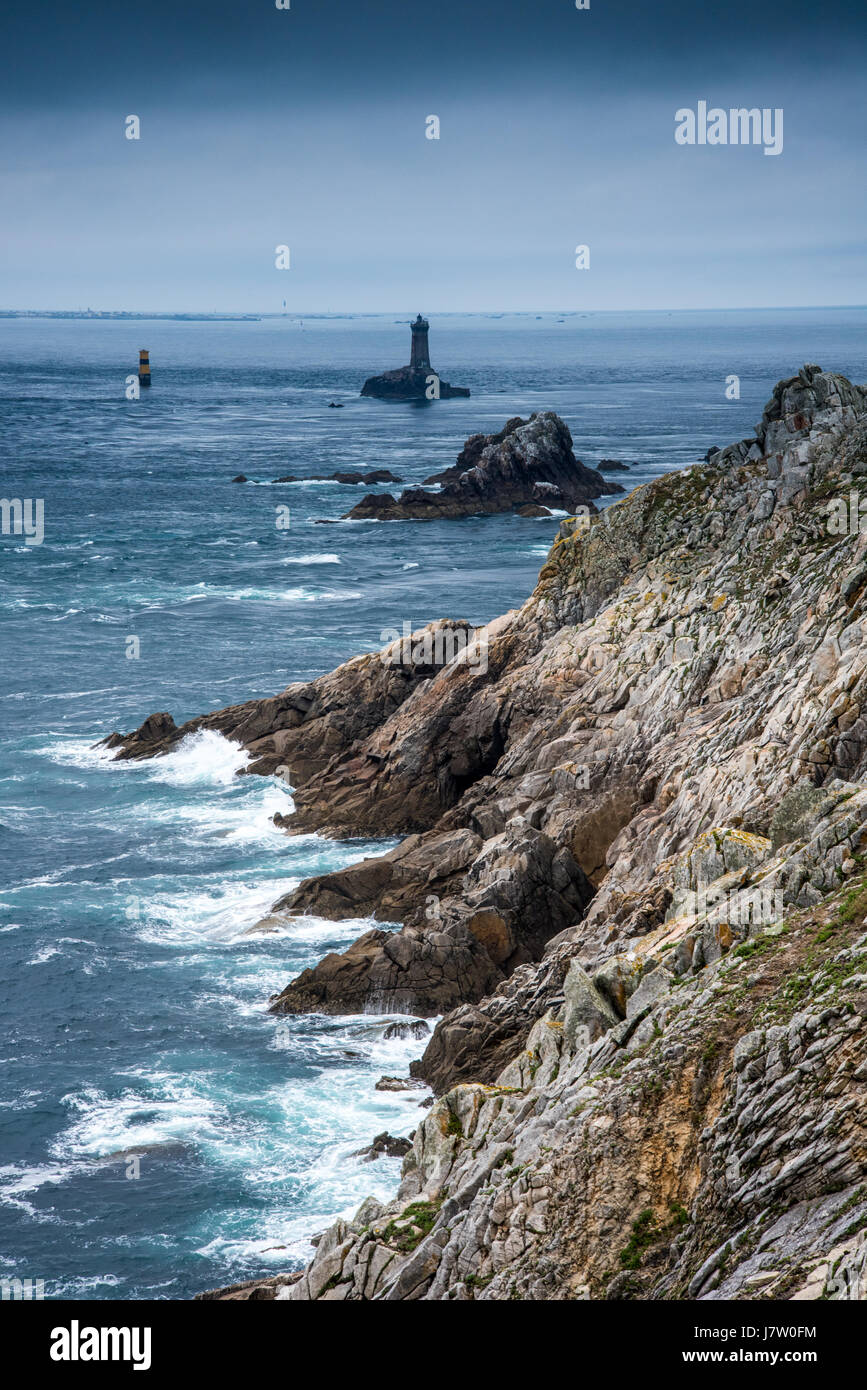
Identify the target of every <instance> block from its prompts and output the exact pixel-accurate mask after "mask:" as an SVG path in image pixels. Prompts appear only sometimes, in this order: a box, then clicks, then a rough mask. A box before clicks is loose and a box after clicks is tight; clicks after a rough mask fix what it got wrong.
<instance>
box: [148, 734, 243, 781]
mask: <svg viewBox="0 0 867 1390" xmlns="http://www.w3.org/2000/svg"><path fill="white" fill-rule="evenodd" d="M249 761H250V755H249V753H247V752H246V751H245V749H244V748H243V747H242V746H241V744H240V743H232V742H231V740H230V739H227V738H225V737H224V736H223V735H222V734H220V733H218V732H217V731H216V730H215V729H198V730H197V731H196V732H195V733H193V734H187V736H186V738H184V739H182V740H181V742H180V743H179V744H178V746H177V748H173V749H172V751H171V752H170V753H166V755H165V756H164V757H161V758H154V759H153V760H152V761H150V762H149V763H148V764H147V769H148V776H149V780H150V781H152V782H165V783H167V785H168V786H170V787H196V786H199V787H226V786H230V785H232V783H233V782H234V779H235V773H236V772H237V771H238V769H239V768H241V767H246V765H247V763H248V762H249Z"/></svg>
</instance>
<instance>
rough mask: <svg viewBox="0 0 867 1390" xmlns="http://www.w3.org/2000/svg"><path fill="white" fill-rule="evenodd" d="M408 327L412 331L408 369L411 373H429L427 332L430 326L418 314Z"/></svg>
mask: <svg viewBox="0 0 867 1390" xmlns="http://www.w3.org/2000/svg"><path fill="white" fill-rule="evenodd" d="M410 327H411V329H412V352H411V353H410V358H409V369H410V371H411V372H429V371H430V369H431V365H430V348H429V347H428V344H427V332H428V329H429V328H430V324H429V323H428V321H427V319H423V318H422V316H421V314H419V316H418V318H417V319H416V321H415V323H413V324H411V325H410Z"/></svg>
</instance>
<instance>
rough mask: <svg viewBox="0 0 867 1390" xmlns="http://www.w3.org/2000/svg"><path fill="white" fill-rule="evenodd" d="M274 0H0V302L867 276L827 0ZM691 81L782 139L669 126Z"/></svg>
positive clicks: (782, 286)
mask: <svg viewBox="0 0 867 1390" xmlns="http://www.w3.org/2000/svg"><path fill="white" fill-rule="evenodd" d="M291 3H292V7H291V9H289V10H278V9H277V8H276V6H275V4H274V0H231V2H230V0H136V3H134V4H133V3H124V2H123V0H105V3H102V0H79V2H78V3H77V4H74V5H73V4H69V3H54V2H53V0H48V3H39V4H33V3H32V0H26V3H25V0H11V3H10V0H7V6H6V12H5V14H4V16H3V18H2V20H0V47H2V52H3V55H4V63H3V68H4V73H3V83H2V85H0V200H2V218H0V228H2V232H0V235H2V257H0V308H83V307H87V306H91V307H93V308H103V309H118V308H128V309H137V310H148V309H153V310H208V311H211V310H216V309H220V310H232V311H240V312H276V311H279V310H280V309H281V308H282V303H283V300H284V299H285V300H286V302H287V308H288V309H289V310H290V311H296V312H299V313H305V312H306V313H311V312H316V311H322V312H326V311H331V312H340V311H347V312H350V311H356V312H358V311H369V312H395V311H407V310H414V309H415V308H416V306H417V305H419V304H423V305H424V307H425V311H426V312H429V313H437V312H444V311H448V310H466V311H469V310H510V309H512V310H546V309H558V310H559V309H586V308H589V309H641V308H702V307H741V306H748V307H762V306H771V305H816V304H819V305H821V304H864V303H865V302H867V249H865V242H864V228H865V226H867V179H865V160H864V151H865V144H867V96H865V92H867V82H865V77H864V73H865V70H867V63H865V59H867V43H865V37H867V10H865V8H864V7H863V6H859V5H857V4H855V3H853V0H823V2H822V3H816V4H806V3H802V0H788V3H782V0H748V2H747V0H730V3H707V0H693V3H692V4H691V5H690V4H689V3H685V0H662V3H653V2H652V0H591V8H590V9H589V10H588V11H579V10H577V9H576V8H575V5H574V0H502V3H496V0H437V2H436V3H434V0H431V3H420V2H419V0H291ZM702 100H703V101H707V102H708V104H709V105H710V106H719V107H722V108H726V109H727V108H729V107H732V106H747V107H754V106H755V107H759V108H764V107H770V108H777V107H782V108H783V110H784V143H783V151H782V153H781V154H780V155H779V156H777V157H773V156H766V155H764V153H763V150H762V148H761V147H752V146H750V147H742V146H722V147H710V146H705V147H699V146H693V147H688V146H687V147H685V146H680V145H678V144H676V143H675V140H674V129H675V111H676V110H678V109H679V108H681V107H692V108H695V107H696V106H697V103H698V102H699V101H702ZM128 115H137V116H139V117H140V120H141V139H140V140H138V141H133V140H127V139H126V138H125V135H124V122H125V118H126V117H127V116H128ZM429 115H437V116H438V117H439V120H440V139H439V140H428V139H426V138H425V119H426V117H427V116H429ZM283 244H286V245H288V246H289V247H290V249H291V269H289V270H283V271H281V270H277V269H276V268H275V265H274V260H275V247H276V246H278V245H283ZM578 244H586V245H589V247H590V268H589V269H588V270H581V271H579V270H576V268H575V247H576V245H578Z"/></svg>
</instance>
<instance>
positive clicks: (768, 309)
mask: <svg viewBox="0 0 867 1390" xmlns="http://www.w3.org/2000/svg"><path fill="white" fill-rule="evenodd" d="M816 309H852V310H854V309H867V304H850V303H838V304H827V303H826V304H739V305H720V304H703V305H700V306H693V307H690V308H685V307H678V306H677V305H660V306H659V307H658V308H646V307H645V308H642V309H627V308H621V309H575V308H571V309H565V308H564V309H503V308H488V309H437V310H433V311H426V312H427V317H428V318H482V317H490V316H491V315H497V316H500V317H505V316H506V315H509V316H511V317H513V318H531V317H534V316H535V317H537V318H539V317H545V316H550V317H555V316H558V315H560V316H566V317H569V318H576V317H583V318H592V317H596V316H598V315H602V314H743V313H752V314H762V313H779V312H780V311H784V312H794V311H796V310H816ZM419 312H420V311H419V310H418V309H417V308H413V309H376V310H372V309H296V310H274V309H92V308H90V307H85V308H76V309H72V308H65V309H60V308H33V307H30V308H27V309H12V308H3V307H0V317H4V318H13V317H18V318H22V317H28V316H33V317H36V316H40V315H44V314H54V315H58V316H60V315H75V316H77V317H78V316H80V317H87V316H90V317H93V318H96V317H100V316H106V317H109V316H116V315H119V314H134V315H135V316H136V317H138V318H169V317H181V316H184V317H187V316H189V317H196V318H219V317H225V318H231V319H247V320H250V319H253V318H256V319H305V318H306V319H335V318H344V319H345V318H366V319H375V318H391V317H393V316H398V317H402V316H404V315H406V316H407V317H414V316H415V315H416V314H417V313H419Z"/></svg>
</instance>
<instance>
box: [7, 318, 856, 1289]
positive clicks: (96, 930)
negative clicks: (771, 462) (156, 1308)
mask: <svg viewBox="0 0 867 1390" xmlns="http://www.w3.org/2000/svg"><path fill="white" fill-rule="evenodd" d="M418 307H419V306H416V305H412V306H410V310H411V312H410V310H408V311H407V313H406V314H405V315H396V314H391V315H384V316H379V317H367V318H364V317H358V318H313V319H304V320H300V319H297V318H293V317H287V318H282V319H266V320H263V321H260V322H223V323H219V322H201V323H196V322H180V321H147V322H132V323H131V322H110V321H99V320H44V319H22V320H0V452H2V495H3V497H6V498H21V499H28V498H29V499H39V498H41V499H43V500H44V508H45V537H44V541H43V543H42V544H41V545H38V546H37V545H33V546H30V545H26V544H25V543H24V538H23V537H22V536H16V535H13V534H10V535H3V536H0V636H2V674H0V711H2V758H0V854H2V878H0V972H2V983H0V1026H2V1041H0V1057H2V1065H0V1278H3V1277H12V1276H17V1277H20V1278H22V1279H26V1278H31V1279H38V1278H41V1279H44V1281H45V1293H46V1297H47V1298H60V1299H62V1298H90V1299H106V1298H108V1299H140V1298H166V1299H183V1298H188V1297H190V1296H191V1295H192V1294H193V1293H195V1292H197V1291H198V1290H201V1289H206V1288H209V1287H214V1286H217V1285H222V1284H226V1283H230V1282H234V1281H238V1280H242V1279H247V1278H252V1277H254V1276H257V1275H263V1274H268V1273H271V1272H274V1271H276V1270H281V1269H286V1268H288V1267H292V1266H294V1265H300V1263H301V1262H302V1261H304V1260H305V1259H306V1258H307V1257H308V1256H309V1254H310V1253H311V1247H310V1244H309V1240H310V1237H311V1236H312V1235H314V1234H315V1233H317V1232H318V1231H321V1230H322V1229H323V1228H324V1227H325V1226H326V1225H327V1224H328V1223H329V1222H330V1221H331V1220H332V1219H333V1218H334V1217H335V1216H337V1215H339V1214H341V1213H350V1212H351V1211H353V1210H354V1209H355V1207H356V1206H357V1205H358V1203H359V1202H360V1201H361V1199H362V1198H363V1197H365V1196H366V1195H367V1194H368V1193H371V1192H372V1193H374V1194H377V1195H379V1196H380V1197H386V1196H388V1195H390V1194H391V1193H392V1192H393V1191H394V1188H395V1186H396V1183H397V1180H398V1176H399V1167H400V1164H399V1160H397V1159H380V1160H377V1161H376V1162H374V1163H365V1162H363V1161H362V1160H361V1159H360V1158H359V1157H358V1156H357V1151H358V1150H359V1149H360V1148H362V1147H364V1146H365V1145H367V1144H369V1143H370V1141H371V1139H372V1138H373V1136H374V1135H375V1134H376V1133H378V1132H379V1131H381V1130H384V1129H388V1130H390V1131H391V1133H392V1134H399V1135H407V1134H409V1133H410V1132H411V1131H412V1130H413V1129H414V1127H415V1125H416V1123H417V1121H418V1118H419V1116H420V1114H422V1113H423V1112H421V1111H420V1110H419V1100H420V1099H421V1097H420V1094H419V1093H418V1092H405V1093H388V1092H380V1091H376V1090H375V1082H376V1080H377V1078H378V1077H379V1076H380V1075H382V1074H383V1073H388V1074H390V1075H401V1074H405V1073H406V1069H407V1066H408V1063H409V1061H410V1059H411V1058H412V1057H413V1056H417V1055H418V1054H419V1052H420V1050H421V1047H422V1046H423V1044H420V1043H419V1042H417V1041H413V1040H409V1041H406V1040H400V1039H397V1040H389V1039H386V1038H385V1037H384V1033H385V1029H386V1026H387V1024H388V1023H389V1022H393V1021H394V1020H393V1019H385V1018H379V1017H373V1016H362V1017H347V1018H319V1017H315V1016H309V1017H303V1018H298V1019H293V1018H285V1017H284V1018H279V1019H277V1018H274V1017H271V1016H270V1015H269V1014H268V1013H267V1011H266V1006H267V1000H268V996H269V995H270V994H272V993H273V992H275V991H276V990H279V989H281V988H282V987H283V986H284V985H285V984H286V983H287V981H288V980H289V979H291V978H292V977H293V976H294V975H296V974H297V973H298V972H299V971H300V970H302V969H303V968H305V967H306V966H309V965H312V964H314V963H315V962H316V961H317V960H318V959H319V958H320V957H321V956H322V955H324V954H325V953H326V952H327V951H331V950H340V949H342V948H343V947H345V946H346V945H347V944H348V943H349V942H350V941H351V940H352V939H353V938H354V937H355V936H356V935H358V934H359V933H361V932H362V931H364V930H366V929H367V928H368V927H369V925H370V923H369V922H366V921H352V922H339V923H332V922H326V921H323V920H318V919H313V918H311V919H299V920H298V921H297V922H296V923H294V924H293V925H291V926H290V927H288V928H287V929H286V930H285V931H283V932H282V933H279V934H277V935H269V936H261V935H248V934H246V929H247V928H248V927H249V926H251V925H252V924H253V923H254V922H255V921H256V920H257V918H259V917H260V916H261V915H262V914H263V913H264V912H265V911H266V909H267V908H268V907H269V905H270V904H271V903H272V902H273V901H274V899H275V898H277V897H278V896H279V895H280V894H281V893H285V892H286V891H287V890H288V889H290V888H291V887H292V886H293V885H295V884H297V883H298V882H299V881H300V880H301V879H303V878H305V877H306V876H308V875H310V874H314V873H319V872H321V871H323V870H326V869H334V868H337V867H340V866H342V865H346V864H350V863H353V862H354V861H356V860H358V859H360V858H362V857H364V856H365V855H366V854H371V853H378V852H382V851H384V850H386V849H387V848H389V847H390V844H391V843H393V842H376V843H374V842H366V843H359V842H358V841H355V842H351V843H339V842H334V841H330V840H326V839H323V838H321V837H319V836H317V835H306V836H303V837H301V838H298V839H289V838H287V837H286V836H284V835H283V834H281V833H280V832H279V831H277V830H276V829H275V827H274V826H273V823H272V820H271V817H272V816H273V815H274V813H275V812H276V811H284V812H285V811H288V810H290V809H291V795H290V792H289V789H288V788H287V787H286V786H285V784H283V783H281V782H279V781H277V780H273V779H262V778H253V777H251V778H246V777H241V778H239V777H236V776H235V772H236V770H237V768H238V767H239V766H241V765H242V764H243V762H244V754H243V752H242V750H241V749H239V748H238V747H235V746H233V745H232V744H230V743H229V742H227V741H226V740H225V739H223V738H221V737H219V736H218V735H216V734H210V733H207V734H201V735H197V736H194V737H192V738H190V739H189V740H187V741H186V742H185V743H183V744H182V745H181V746H180V747H179V748H178V749H177V750H176V751H175V752H173V753H172V754H171V755H170V756H168V757H166V758H163V759H159V760H156V761H154V762H151V763H140V764H128V763H127V764H117V763H112V762H111V761H110V760H109V758H108V757H107V756H106V754H105V753H104V752H102V751H100V750H98V749H95V748H94V744H95V743H96V741H97V740H99V739H101V738H102V737H104V736H105V735H106V734H107V733H109V732H110V731H112V730H115V729H119V730H130V729H133V728H135V727H137V726H138V725H139V724H140V723H141V722H142V720H143V719H144V718H145V717H146V716H147V715H148V714H149V713H151V712H152V711H154V710H170V711H171V712H172V714H173V715H174V717H175V719H176V720H177V722H178V723H180V722H181V721H182V720H184V719H187V718H189V717H190V716H192V715H194V714H198V713H202V712H204V711H207V710H212V709H217V708H219V707H221V706H223V705H227V704H230V703H233V702H236V701H240V700H245V699H250V698H251V697H256V696H265V695H271V694H273V693H275V692H277V691H279V690H281V689H282V688H283V687H284V686H286V685H287V684H288V683H289V682H290V681H295V680H307V679H310V678H312V677H315V676H317V675H319V674H321V673H322V672H325V671H328V670H330V669H331V668H332V667H334V666H335V665H337V664H338V663H339V662H341V661H344V660H345V659H347V658H348V657H350V656H352V655H354V654H356V653H357V652H359V651H370V650H373V649H375V648H377V647H378V646H380V645H381V642H382V640H383V637H382V634H383V632H384V631H385V630H387V629H392V628H398V629H400V628H401V627H402V625H403V623H404V622H409V623H411V624H412V625H413V626H414V627H415V626H418V625H420V624H421V623H423V622H427V621H428V620H430V619H432V618H435V617H442V616H449V617H454V618H467V619H469V620H471V621H473V622H481V621H485V620H487V619H489V618H491V617H493V616H494V615H495V614H498V613H501V612H504V611H505V610H506V609H508V608H510V607H514V606H516V605H519V604H520V603H521V602H522V601H523V600H524V599H525V597H526V596H527V594H528V593H529V592H530V590H531V589H532V587H533V584H534V582H535V579H536V575H537V573H538V570H539V568H540V566H541V564H542V563H543V561H544V557H545V555H546V553H547V550H548V547H549V546H550V544H551V541H552V539H553V537H554V535H555V533H556V529H557V518H556V517H555V518H543V519H522V518H515V517H510V516H504V517H485V518H475V519H468V520H464V521H459V522H442V523H417V522H393V523H377V522H364V523H344V524H340V525H319V524H317V522H318V521H320V520H323V519H325V520H335V519H337V518H338V517H339V516H340V515H341V513H342V512H345V511H347V510H348V509H349V508H350V507H351V506H352V505H353V504H354V502H355V501H356V500H357V499H358V497H359V496H361V495H363V493H364V488H363V487H347V486H341V485H339V484H334V483H319V482H307V483H304V484H300V485H287V484H280V485H278V484H275V483H274V482H273V480H274V479H275V478H277V477H279V476H280V475H282V474H286V473H293V474H297V475H301V476H303V477H306V476H309V475H310V474H312V473H330V472H333V471H336V470H362V469H365V470H366V469H371V468H389V469H391V470H392V471H393V472H394V473H396V474H398V475H400V476H401V477H402V478H403V479H404V480H405V482H406V483H407V484H409V483H416V482H419V481H421V480H422V479H423V478H424V477H426V476H427V475H428V474H429V473H431V472H433V471H435V470H439V469H441V468H443V467H445V466H447V465H448V464H450V463H453V462H454V459H455V456H456V454H457V452H458V450H459V448H460V446H461V444H462V443H463V441H464V439H465V438H466V436H467V435H469V434H471V433H474V432H477V431H485V432H488V431H491V430H495V429H498V428H500V427H501V426H502V425H503V424H504V422H505V421H506V419H507V418H508V417H509V416H512V415H516V414H521V415H525V416H526V415H528V414H529V413H530V412H531V411H534V410H556V411H558V412H559V413H560V414H561V415H562V416H563V417H564V419H565V420H566V422H567V423H568V425H569V427H570V429H571V431H572V434H573V437H574V441H575V449H576V453H577V454H578V456H579V457H580V458H582V459H583V460H584V461H585V462H587V463H590V464H593V463H595V462H597V461H598V460H599V459H601V458H615V459H620V460H623V461H624V462H627V463H629V464H630V465H631V468H630V472H629V473H628V474H614V475H611V476H612V477H613V478H615V479H616V480H617V481H620V482H622V483H624V484H625V485H626V486H628V487H631V486H634V485H636V484H638V483H641V482H645V481H647V480H648V479H650V478H653V477H655V476H657V475H659V474H660V473H663V472H665V471H667V470H670V469H676V468H681V467H683V466H685V465H688V464H691V463H694V462H697V461H698V460H699V459H700V458H701V457H702V455H703V454H704V453H705V451H706V450H707V449H708V448H709V447H710V446H712V445H724V444H726V443H728V442H730V441H732V440H735V439H740V438H742V437H744V436H746V435H749V434H751V433H752V430H753V427H754V425H755V423H756V421H757V420H758V419H759V416H760V413H761V408H762V406H763V404H764V402H765V401H766V400H767V398H768V396H769V395H770V392H771V389H772V387H773V385H774V383H775V381H776V380H777V379H778V378H779V377H781V376H788V375H791V374H793V373H794V372H795V371H797V369H798V367H799V366H800V365H801V364H802V363H803V362H805V361H808V362H816V363H819V364H821V365H822V366H823V367H825V368H826V369H834V370H838V371H842V372H844V373H845V374H847V375H848V376H850V377H852V378H853V379H855V380H857V381H861V382H863V381H864V380H865V379H867V332H865V330H867V311H865V310H863V309H850V310H847V309H827V310H823V309H812V310H791V311H777V310H775V311H771V310H768V311H760V312H743V313H738V312H724V313H723V312H720V313H642V314H632V315H630V314H586V313H582V312H576V313H563V314H544V315H540V316H538V317H536V316H535V315H505V314H504V315H497V314H491V315H479V316H457V315H445V316H442V317H436V316H433V317H432V321H431V353H432V357H433V361H434V363H435V365H436V366H437V368H438V370H439V371H440V372H441V373H442V374H443V376H444V377H445V378H446V379H447V380H449V381H451V382H452V383H453V384H456V385H464V386H469V387H470V388H471V391H472V396H471V398H470V399H468V400H453V401H441V402H432V403H430V404H425V405H421V406H412V405H388V404H384V403H381V402H378V401H374V400H362V399H361V398H360V397H359V395H358V392H359V389H360V387H361V384H362V382H363V380H364V378H365V377H366V376H368V375H370V374H372V373H374V372H379V371H382V370H384V369H386V368H389V367H394V366H399V365H400V364H401V363H402V362H404V361H405V360H406V359H407V356H408V339H409V333H408V328H407V321H408V320H409V319H410V318H411V317H414V315H415V312H416V311H417V308H418ZM421 307H422V308H423V307H424V306H421ZM143 347H145V348H148V349H149V351H150V360H151V364H152V370H153V386H152V388H151V390H150V391H149V392H143V393H142V396H141V399H140V400H138V401H130V400H127V399H126V397H125V378H126V377H127V375H128V374H129V373H131V372H133V371H135V370H136V367H137V363H138V351H139V348H143ZM733 374H734V375H737V376H738V377H739V379H740V398H739V399H737V400H728V399H727V398H726V394H725V388H726V378H727V377H728V376H730V375H733ZM330 401H335V402H338V403H341V404H343V406H344V409H343V410H331V409H329V408H328V407H329V402H330ZM239 473H244V474H246V476H247V477H248V478H249V479H250V480H251V481H250V482H249V483H247V484H243V485H242V484H237V483H233V482H232V481H231V480H232V478H233V477H234V476H235V475H236V474H239ZM378 490H380V491H385V490H389V489H386V488H380V489H378ZM391 490H395V489H394V488H392V489H391ZM609 500H610V499H609ZM287 506H288V508H289V516H290V525H289V527H288V529H281V528H280V527H278V525H277V519H278V517H281V518H282V517H285V513H284V512H279V511H278V508H285V507H287ZM130 638H138V639H139V643H138V646H139V656H138V658H137V659H135V658H130V657H129V656H128V655H127V652H128V651H130V650H134V649H135V646H136V644H135V643H130V641H129V639H130ZM129 1150H137V1151H138V1155H137V1156H138V1163H137V1164H136V1163H131V1162H130V1161H129V1160H130V1157H132V1156H135V1155H132V1156H131V1155H130V1154H129V1153H128V1151H129ZM136 1170H137V1175H136Z"/></svg>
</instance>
